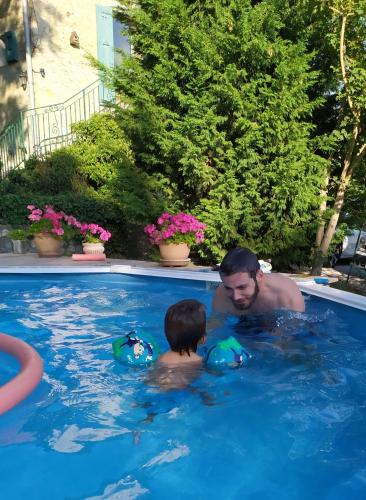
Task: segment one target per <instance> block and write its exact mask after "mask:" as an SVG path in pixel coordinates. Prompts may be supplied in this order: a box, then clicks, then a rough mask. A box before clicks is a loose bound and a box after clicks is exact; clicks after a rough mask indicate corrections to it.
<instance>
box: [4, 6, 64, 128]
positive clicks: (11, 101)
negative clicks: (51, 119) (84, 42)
mask: <svg viewBox="0 0 366 500" xmlns="http://www.w3.org/2000/svg"><path fill="white" fill-rule="evenodd" d="M43 3H45V2H43ZM42 12H44V13H45V16H46V18H47V20H46V21H45V20H44V19H43V18H42ZM29 15H30V26H31V42H32V48H33V54H34V53H35V51H37V50H41V48H42V45H43V44H47V46H48V47H49V49H50V50H52V51H53V52H54V53H57V50H58V46H57V44H54V43H53V42H52V40H53V38H54V37H53V31H54V27H56V26H59V25H60V24H59V22H60V18H61V14H60V12H59V11H58V10H57V8H55V7H54V6H53V5H47V4H46V5H43V6H42V5H41V4H40V2H29ZM7 31H14V33H15V35H16V40H17V45H18V56H19V60H18V62H11V63H7V62H6V60H5V45H4V44H3V42H0V44H1V47H0V133H1V132H2V131H3V130H4V129H5V128H6V127H7V126H8V125H9V124H10V123H12V122H15V121H16V120H17V119H18V116H19V111H21V110H24V109H27V107H28V94H27V90H26V89H23V88H22V86H21V82H20V79H19V74H20V73H22V72H25V70H26V63H25V40H24V28H23V12H22V5H21V2H20V1H19V0H0V35H1V34H3V33H5V32H7ZM34 69H35V70H37V69H38V68H34ZM34 77H40V75H37V74H35V75H34Z"/></svg>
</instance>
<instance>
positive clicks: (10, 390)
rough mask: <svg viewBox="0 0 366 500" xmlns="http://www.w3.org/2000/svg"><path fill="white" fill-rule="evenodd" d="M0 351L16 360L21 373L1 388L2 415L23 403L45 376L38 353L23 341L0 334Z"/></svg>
mask: <svg viewBox="0 0 366 500" xmlns="http://www.w3.org/2000/svg"><path fill="white" fill-rule="evenodd" d="M0 351H3V352H6V353H7V354H10V355H11V356H14V358H16V359H17V360H18V361H19V363H20V365H21V367H20V372H19V373H18V374H17V375H16V376H15V377H14V378H13V379H11V380H10V381H9V382H7V383H6V384H4V385H3V386H1V387H0V415H2V414H3V413H5V412H6V411H8V410H10V409H11V408H13V407H14V406H15V405H17V404H18V403H20V402H21V401H23V399H24V398H26V397H27V396H28V394H30V393H31V392H32V391H33V389H35V388H36V387H37V385H38V384H39V381H40V380H41V378H42V374H43V361H42V358H41V357H40V356H39V354H38V353H37V351H35V350H34V349H33V347H31V346H30V345H28V344H26V343H25V342H23V341H22V340H19V339H17V338H15V337H11V336H10V335H5V333H0Z"/></svg>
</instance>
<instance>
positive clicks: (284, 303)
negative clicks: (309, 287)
mask: <svg viewBox="0 0 366 500" xmlns="http://www.w3.org/2000/svg"><path fill="white" fill-rule="evenodd" d="M266 286H267V287H268V289H269V291H270V293H271V294H276V295H277V296H278V298H279V301H280V302H281V304H280V307H281V308H285V309H290V310H292V311H298V312H303V311H304V310H305V303H304V298H303V296H302V294H301V291H300V289H299V287H298V286H297V284H296V283H295V281H294V280H292V279H291V278H289V277H287V276H285V275H284V274H281V273H271V274H268V275H266Z"/></svg>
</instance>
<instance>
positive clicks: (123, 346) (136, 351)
mask: <svg viewBox="0 0 366 500" xmlns="http://www.w3.org/2000/svg"><path fill="white" fill-rule="evenodd" d="M112 346H113V354H114V357H115V359H116V360H117V361H118V362H119V363H122V364H127V365H135V366H143V365H148V364H150V363H153V362H154V361H156V360H157V359H158V356H159V354H160V349H159V346H158V345H157V343H156V342H155V340H154V338H153V337H152V336H151V335H149V334H148V333H145V332H140V333H136V332H129V333H126V335H124V336H123V337H119V338H118V339H116V340H115V341H114V342H113V344H112Z"/></svg>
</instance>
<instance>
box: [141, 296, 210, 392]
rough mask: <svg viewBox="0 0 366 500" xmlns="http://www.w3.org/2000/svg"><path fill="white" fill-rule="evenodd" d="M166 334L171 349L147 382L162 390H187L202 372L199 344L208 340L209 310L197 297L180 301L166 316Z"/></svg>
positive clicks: (156, 366) (152, 371) (160, 358)
mask: <svg viewBox="0 0 366 500" xmlns="http://www.w3.org/2000/svg"><path fill="white" fill-rule="evenodd" d="M165 335H166V338H167V340H168V343H169V346H170V350H169V351H168V352H166V353H164V354H162V355H161V356H159V358H158V362H157V364H156V365H155V366H154V367H153V369H152V370H151V372H150V374H149V377H148V380H147V383H148V385H152V386H157V387H159V390H163V391H164V390H165V391H169V390H173V389H184V388H186V387H188V386H189V385H190V383H191V382H193V381H194V380H195V379H196V378H197V377H198V376H199V375H200V371H201V367H202V357H201V356H199V355H198V354H197V348H198V345H199V344H203V343H204V342H205V339H206V309H205V306H204V304H202V303H201V302H198V300H194V299H187V300H181V301H180V302H177V303H176V304H173V305H172V306H170V307H169V309H168V310H167V312H166V315H165Z"/></svg>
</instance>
